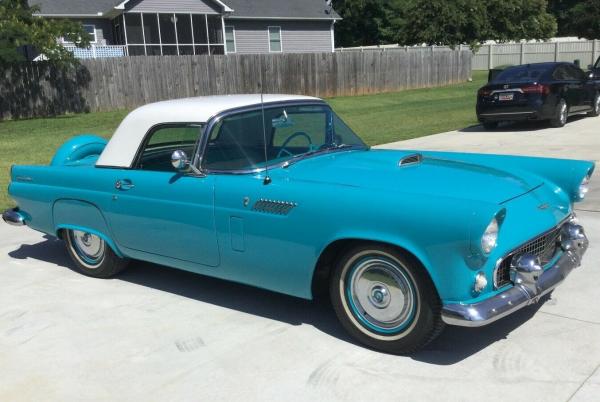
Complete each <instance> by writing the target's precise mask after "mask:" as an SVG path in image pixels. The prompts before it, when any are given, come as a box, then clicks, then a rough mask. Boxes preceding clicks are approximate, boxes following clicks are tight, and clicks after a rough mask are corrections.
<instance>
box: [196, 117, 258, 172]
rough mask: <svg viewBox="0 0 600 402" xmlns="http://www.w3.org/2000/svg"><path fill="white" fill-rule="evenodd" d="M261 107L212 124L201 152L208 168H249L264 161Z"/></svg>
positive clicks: (204, 164) (229, 169)
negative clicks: (204, 148) (206, 143)
mask: <svg viewBox="0 0 600 402" xmlns="http://www.w3.org/2000/svg"><path fill="white" fill-rule="evenodd" d="M262 121H263V120H262V113H261V111H260V110H258V111H252V112H245V113H240V114H236V115H233V116H227V117H225V118H223V119H222V120H221V121H220V122H218V123H217V124H215V125H214V126H213V128H212V130H211V132H210V137H209V140H208V145H207V147H206V151H205V152H204V159H203V161H202V164H203V167H204V168H205V169H208V170H227V171H231V170H248V169H254V168H256V167H257V165H258V164H259V163H264V160H265V151H264V134H263V125H262Z"/></svg>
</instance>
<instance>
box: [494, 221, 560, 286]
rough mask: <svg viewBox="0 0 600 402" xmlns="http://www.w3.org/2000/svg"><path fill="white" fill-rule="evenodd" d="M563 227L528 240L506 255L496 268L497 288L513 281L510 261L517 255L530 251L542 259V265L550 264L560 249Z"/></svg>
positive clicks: (495, 280)
mask: <svg viewBox="0 0 600 402" xmlns="http://www.w3.org/2000/svg"><path fill="white" fill-rule="evenodd" d="M561 227H562V224H561V225H559V226H557V227H555V228H554V229H552V230H550V231H548V232H546V233H544V234H542V235H541V236H538V237H536V238H534V239H533V240H530V241H528V242H527V243H525V244H523V245H522V246H520V247H518V248H516V249H515V250H513V251H511V252H510V253H509V254H508V255H507V256H506V257H504V258H503V259H502V261H500V263H499V264H498V268H496V274H495V278H494V283H495V285H496V288H501V287H502V286H506V285H508V284H510V283H511V281H510V263H511V261H512V259H513V257H514V256H516V255H519V254H523V253H530V254H533V255H535V256H536V257H538V258H539V259H540V262H541V264H542V266H544V265H546V264H548V263H549V262H550V261H551V260H552V258H553V257H554V255H555V254H556V251H557V249H558V246H559V240H560V229H561Z"/></svg>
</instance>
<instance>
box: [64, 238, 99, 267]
mask: <svg viewBox="0 0 600 402" xmlns="http://www.w3.org/2000/svg"><path fill="white" fill-rule="evenodd" d="M68 238H69V244H70V247H71V249H72V251H73V254H74V255H75V257H76V258H77V260H78V261H79V262H80V263H81V264H82V265H83V266H85V267H86V268H89V269H96V268H98V267H99V266H100V265H101V264H102V262H103V261H104V255H105V251H106V243H105V242H104V240H103V239H102V238H101V237H100V236H97V235H95V234H92V233H89V232H84V231H81V230H69V235H68Z"/></svg>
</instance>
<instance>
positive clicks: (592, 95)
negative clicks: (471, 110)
mask: <svg viewBox="0 0 600 402" xmlns="http://www.w3.org/2000/svg"><path fill="white" fill-rule="evenodd" d="M581 113H587V114H588V115H590V116H598V115H599V114H600V86H599V85H598V82H597V81H595V80H594V77H593V73H589V74H586V73H584V72H583V70H581V69H580V68H579V67H577V66H576V65H575V64H572V63H535V64H525V65H521V66H514V67H509V68H507V69H506V70H504V71H502V72H501V73H500V74H498V75H497V76H496V77H495V78H494V79H493V80H492V81H490V82H488V83H487V85H485V86H484V87H483V88H481V89H480V90H479V91H478V93H477V119H478V120H479V121H480V122H481V123H482V124H483V126H484V127H485V128H486V129H488V130H491V129H494V128H496V127H497V126H498V123H499V122H501V121H515V120H549V121H550V124H551V125H552V126H553V127H562V126H564V125H565V123H566V122H567V117H568V116H570V115H574V114H581Z"/></svg>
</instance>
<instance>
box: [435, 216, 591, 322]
mask: <svg viewBox="0 0 600 402" xmlns="http://www.w3.org/2000/svg"><path fill="white" fill-rule="evenodd" d="M588 245H589V242H588V239H587V237H586V236H585V233H584V230H583V227H581V226H579V225H576V224H574V223H570V222H569V223H567V224H565V225H564V226H563V228H562V229H561V248H562V251H563V254H562V255H561V256H560V258H559V259H558V261H556V263H555V264H554V265H553V266H552V267H550V268H548V269H546V270H543V269H542V268H541V266H540V263H539V259H538V258H537V257H535V256H533V255H531V254H522V255H520V256H516V258H513V261H514V262H513V263H512V264H511V280H512V282H513V283H514V286H513V287H512V288H510V289H508V290H506V291H504V292H502V293H499V294H497V295H496V296H493V297H490V298H489V299H486V300H483V301H481V302H479V303H473V304H465V303H451V304H447V305H445V306H444V308H443V309H442V320H443V321H444V322H445V323H446V324H448V325H457V326H462V327H481V326H484V325H487V324H490V323H492V322H494V321H496V320H499V319H500V318H503V317H506V316H507V315H509V314H512V313H514V312H515V311H517V310H520V309H521V308H523V307H526V306H529V305H531V304H534V303H537V302H538V301H539V300H540V298H541V297H542V296H544V295H545V294H547V293H549V292H551V291H552V290H553V289H554V288H555V287H557V286H558V285H559V284H560V283H561V282H562V281H564V279H565V278H566V277H567V275H569V274H570V273H571V271H572V270H573V269H575V268H577V267H579V266H580V265H581V259H582V257H583V254H584V253H585V252H586V250H587V248H588Z"/></svg>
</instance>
